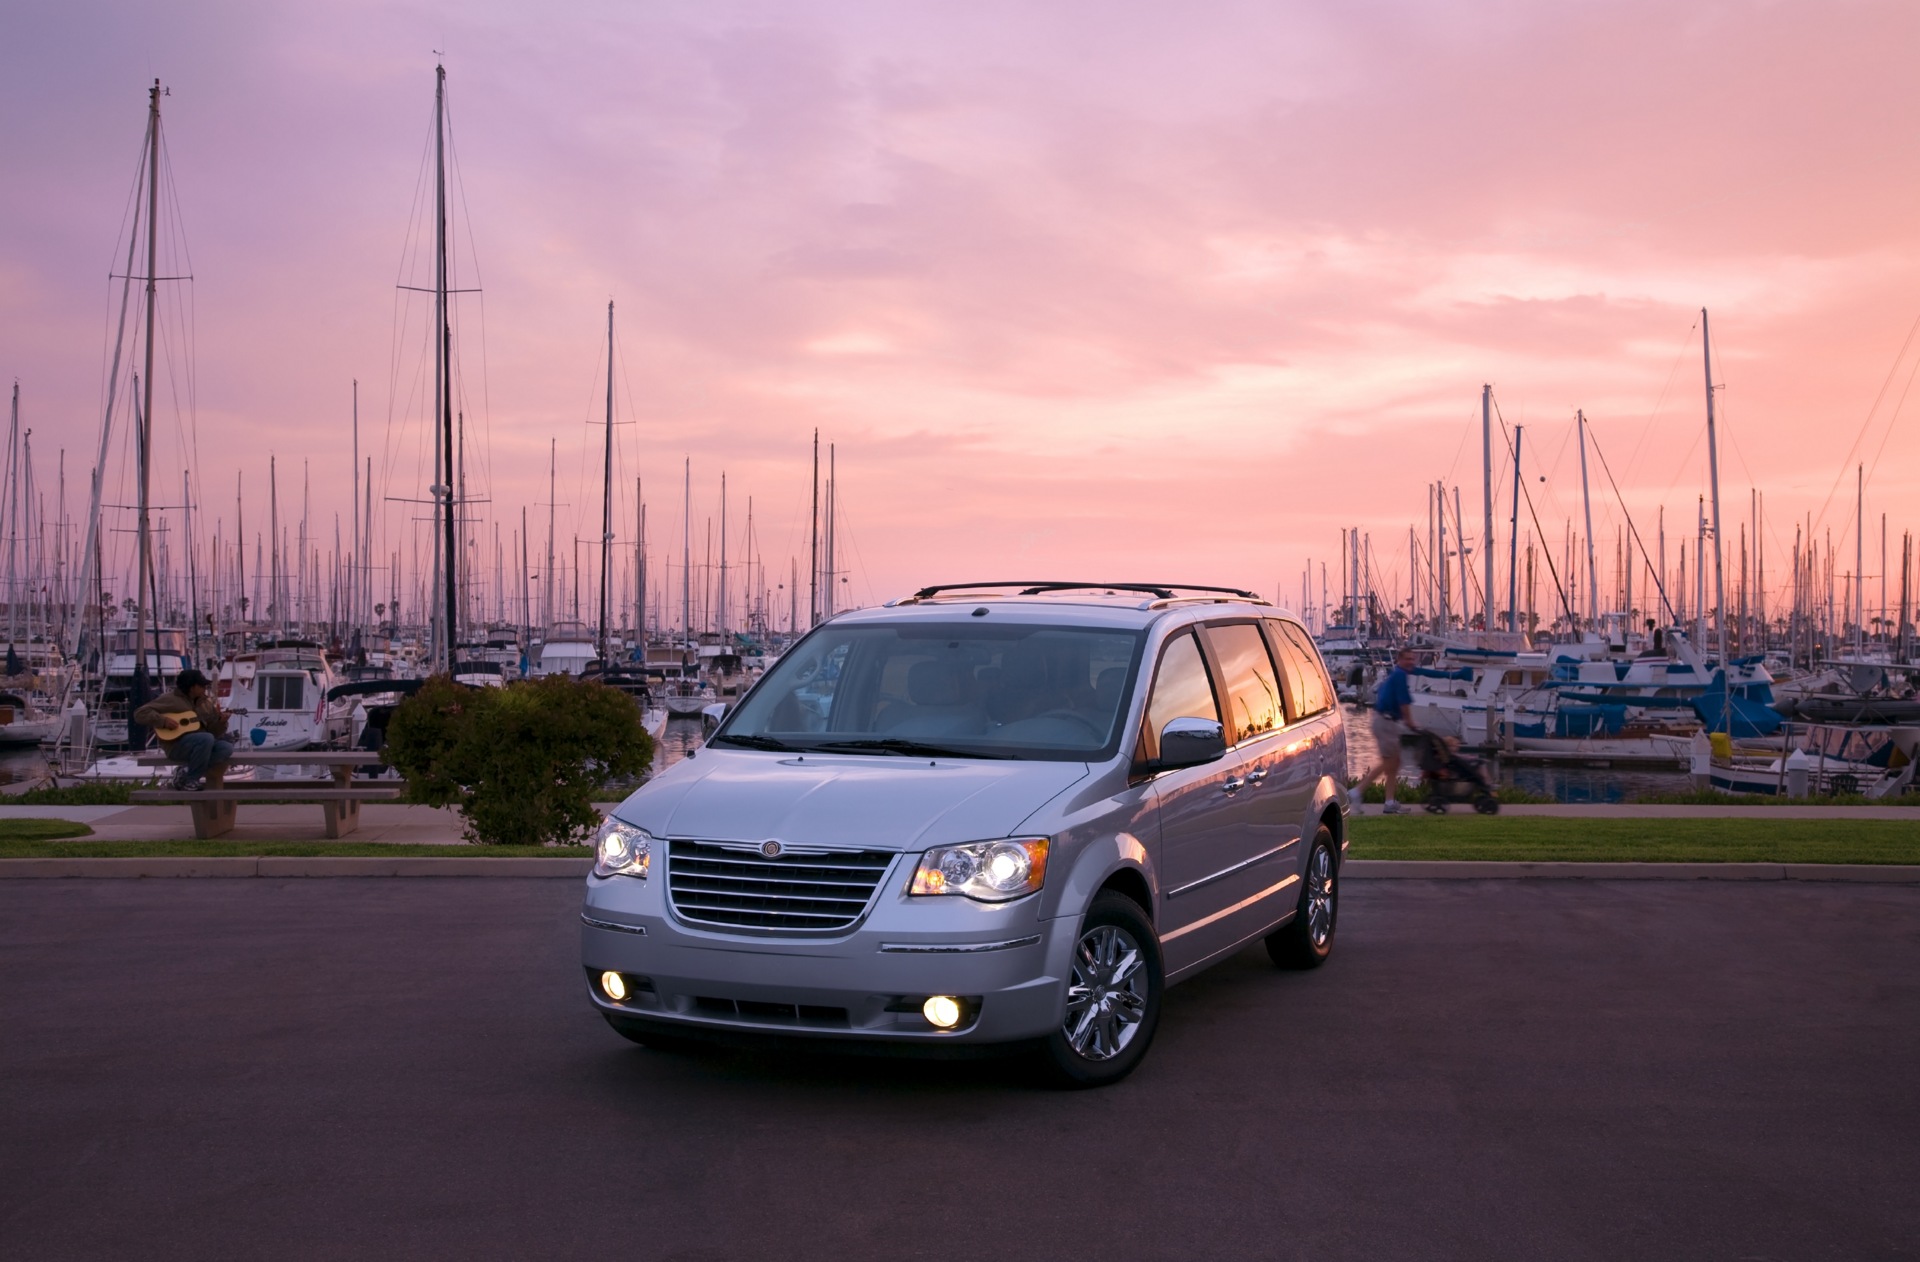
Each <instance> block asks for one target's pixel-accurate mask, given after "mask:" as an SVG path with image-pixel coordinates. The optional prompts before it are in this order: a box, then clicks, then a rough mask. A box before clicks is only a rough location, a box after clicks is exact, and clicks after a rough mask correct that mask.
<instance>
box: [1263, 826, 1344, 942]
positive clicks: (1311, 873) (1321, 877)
mask: <svg viewBox="0 0 1920 1262" xmlns="http://www.w3.org/2000/svg"><path fill="white" fill-rule="evenodd" d="M1339 866H1340V864H1339V860H1338V859H1337V858H1336V857H1335V851H1334V845H1333V830H1332V829H1330V828H1328V827H1327V826H1326V825H1325V824H1322V825H1320V827H1319V829H1318V830H1316V831H1315V832H1314V834H1313V849H1312V850H1310V851H1309V852H1308V853H1307V871H1306V877H1305V879H1304V880H1303V881H1302V882H1301V886H1300V902H1299V905H1298V906H1297V907H1296V908H1295V909H1294V913H1293V919H1292V920H1289V921H1288V922H1287V923H1286V924H1285V925H1283V926H1281V927H1280V928H1279V929H1276V930H1275V931H1274V932H1272V933H1270V934H1268V935H1267V955H1268V956H1269V957H1270V958H1271V959H1272V960H1273V962H1274V963H1275V964H1278V965H1279V966H1280V967H1281V968H1319V967H1320V966H1321V965H1322V964H1325V963H1326V962H1327V957H1328V956H1329V955H1332V954H1333V930H1334V926H1335V924H1336V922H1337V921H1338V918H1339V911H1340V905H1339V904H1338V903H1337V902H1336V901H1335V900H1334V877H1335V875H1336V873H1337V870H1338V868H1339Z"/></svg>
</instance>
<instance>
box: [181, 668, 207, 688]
mask: <svg viewBox="0 0 1920 1262" xmlns="http://www.w3.org/2000/svg"><path fill="white" fill-rule="evenodd" d="M207 682H208V679H207V677H206V676H205V675H202V674H201V673H200V672H199V671H197V670H195V669H193V667H191V666H189V667H187V669H185V670H183V671H181V672H180V673H179V674H178V675H175V676H174V677H173V686H174V687H175V688H178V689H179V690H180V691H181V692H185V691H186V690H187V689H189V688H196V687H199V686H200V685H202V684H205V683H207Z"/></svg>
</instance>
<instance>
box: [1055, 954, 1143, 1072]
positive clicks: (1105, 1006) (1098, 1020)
mask: <svg viewBox="0 0 1920 1262" xmlns="http://www.w3.org/2000/svg"><path fill="white" fill-rule="evenodd" d="M1141 963H1142V960H1141V955H1140V944H1139V943H1138V942H1135V941H1134V939H1133V935H1132V934H1129V933H1128V932H1127V931H1126V930H1125V929H1122V928H1119V927H1117V926H1115V925H1095V926H1093V927H1092V928H1090V929H1088V930H1087V931H1086V933H1084V934H1082V935H1081V937H1080V942H1079V945H1078V946H1076V947H1075V948H1074V951H1073V980H1072V981H1071V982H1070V983H1068V985H1067V1019H1066V1021H1065V1022H1064V1023H1062V1025H1061V1027H1060V1030H1061V1033H1062V1034H1063V1035H1065V1037H1066V1040H1067V1044H1068V1045H1069V1046H1070V1047H1072V1048H1073V1050H1074V1052H1075V1053H1076V1054H1078V1055H1080V1056H1083V1057H1085V1058H1086V1059H1088V1060H1111V1059H1113V1058H1114V1057H1115V1056H1118V1055H1119V1054H1120V1053H1121V1052H1123V1051H1125V1050H1126V1047H1127V1044H1129V1043H1131V1042H1132V1041H1133V1037H1134V1035H1136V1034H1138V1033H1139V1032H1140V1022H1141V1019H1142V1018H1143V1017H1145V1016H1146V1012H1147V998H1148V987H1149V985H1150V982H1149V980H1148V975H1147V971H1146V970H1145V969H1144V968H1142V967H1141Z"/></svg>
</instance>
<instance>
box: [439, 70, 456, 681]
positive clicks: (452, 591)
mask: <svg viewBox="0 0 1920 1262" xmlns="http://www.w3.org/2000/svg"><path fill="white" fill-rule="evenodd" d="M433 75H434V88H433V160H434V161H433V165H434V173H433V197H434V212H433V252H434V276H433V302H434V309H435V312H436V314H437V315H438V316H439V333H440V345H439V355H438V357H437V359H436V360H435V362H434V398H435V402H436V403H437V404H438V405H439V416H438V420H439V422H440V429H441V442H440V448H441V450H442V451H443V452H445V453H446V457H445V458H446V466H445V468H444V469H441V470H438V471H437V472H439V473H440V475H441V484H442V495H443V498H444V503H445V514H446V515H445V517H444V518H443V521H444V523H445V543H444V545H443V546H444V548H445V550H446V567H445V579H446V602H447V604H446V613H445V615H444V616H445V618H446V655H447V659H446V660H447V672H448V673H449V674H451V673H452V672H453V663H454V656H455V654H456V653H457V652H458V650H457V649H456V648H455V645H457V644H458V643H459V642H460V595H459V592H460V559H459V546H458V542H457V539H456V537H455V536H456V530H457V528H456V525H455V522H454V494H455V489H456V488H455V484H454V467H453V466H454V459H455V451H454V437H453V331H452V329H451V328H449V327H448V322H447V148H446V146H447V68H446V67H445V66H435V67H434V68H433Z"/></svg>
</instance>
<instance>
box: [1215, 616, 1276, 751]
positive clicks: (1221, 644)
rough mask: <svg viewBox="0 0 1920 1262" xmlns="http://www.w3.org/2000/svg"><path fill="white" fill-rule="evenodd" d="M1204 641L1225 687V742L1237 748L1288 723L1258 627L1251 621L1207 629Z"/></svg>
mask: <svg viewBox="0 0 1920 1262" xmlns="http://www.w3.org/2000/svg"><path fill="white" fill-rule="evenodd" d="M1207 640H1208V642H1209V643H1211V644H1212V645H1213V653H1214V657H1215V658H1216V659H1217V660H1218V661H1219V663H1220V675H1221V680H1222V682H1223V684H1224V685H1225V686H1224V688H1223V689H1222V692H1223V693H1224V694H1225V700H1226V706H1227V736H1228V740H1229V741H1231V742H1232V743H1233V744H1236V745H1237V744H1239V743H1240V742H1241V741H1250V740H1254V739H1256V738H1258V737H1261V736H1265V735H1266V734H1267V733H1268V732H1273V731H1277V730H1279V728H1280V727H1281V726H1283V725H1284V724H1285V723H1286V721H1287V715H1286V707H1285V705H1284V704H1283V703H1282V701H1281V699H1280V681H1279V678H1278V677H1277V676H1276V675H1275V674H1274V670H1273V659H1272V657H1270V656H1269V655H1268V653H1267V641H1266V638H1265V637H1264V636H1262V635H1261V634H1260V628H1259V627H1258V626H1256V625H1255V624H1253V623H1251V622H1236V623H1230V624H1228V625H1226V626H1217V627H1208V628H1207Z"/></svg>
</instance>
